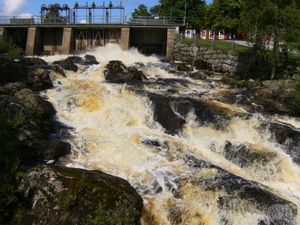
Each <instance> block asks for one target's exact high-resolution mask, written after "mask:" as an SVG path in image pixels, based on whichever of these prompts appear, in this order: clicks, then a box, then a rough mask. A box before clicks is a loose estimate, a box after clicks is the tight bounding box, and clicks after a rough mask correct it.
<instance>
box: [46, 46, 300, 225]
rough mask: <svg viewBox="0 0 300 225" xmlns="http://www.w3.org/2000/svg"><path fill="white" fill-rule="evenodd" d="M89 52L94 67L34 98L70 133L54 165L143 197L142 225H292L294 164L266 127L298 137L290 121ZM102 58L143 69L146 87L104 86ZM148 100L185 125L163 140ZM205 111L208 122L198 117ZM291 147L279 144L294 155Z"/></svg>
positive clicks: (209, 85)
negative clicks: (124, 183) (99, 176)
mask: <svg viewBox="0 0 300 225" xmlns="http://www.w3.org/2000/svg"><path fill="white" fill-rule="evenodd" d="M89 54H93V55H95V56H96V58H97V60H98V61H99V62H100V64H99V65H95V66H90V67H81V68H80V70H79V72H77V73H73V72H66V73H67V76H66V77H65V78H64V77H56V78H53V79H54V84H55V87H54V88H53V89H51V90H48V91H47V92H45V93H43V94H44V95H45V96H46V97H47V98H48V99H49V101H50V102H51V103H52V104H53V105H54V107H55V108H56V110H57V119H58V120H59V121H60V122H62V123H63V124H65V125H66V126H67V127H70V131H69V132H70V136H68V140H67V141H68V142H69V143H70V144H71V145H72V155H71V156H68V157H67V158H65V159H63V160H62V162H61V163H64V164H65V165H67V166H69V167H78V168H85V169H96V170H101V171H104V172H106V173H109V174H112V175H115V176H118V177H122V178H124V179H126V180H128V181H129V182H130V183H131V184H132V186H133V187H135V188H136V190H137V191H138V192H139V193H140V194H141V196H142V197H143V199H144V211H143V218H142V224H144V225H160V224H162V225H168V224H170V225H171V224H172V225H173V224H180V225H200V224H201V225H213V224H216V225H217V224H221V225H253V224H259V225H263V224H266V225H267V224H270V225H271V224H272V225H285V224H286V225H287V224H300V219H299V216H298V214H299V207H300V169H299V165H298V164H297V163H296V161H295V160H294V158H293V155H292V154H290V153H291V151H288V149H287V147H286V146H287V145H286V143H285V142H284V143H283V142H282V143H279V142H278V141H276V139H275V138H274V134H273V133H272V132H274V131H272V130H271V129H270V128H269V127H270V124H274V123H275V124H277V123H278V124H280V125H282V124H283V125H284V126H285V127H288V129H291V130H293V131H294V132H296V133H297V132H300V130H297V129H299V128H300V126H299V124H300V123H299V120H297V119H296V118H288V117H279V116H270V115H262V114H258V113H254V114H253V113H250V112H248V111H247V109H246V108H243V107H242V106H240V105H237V104H229V103H226V102H225V101H222V93H224V92H226V91H230V89H229V87H227V86H226V85H223V84H221V83H220V82H218V81H216V80H214V79H208V80H195V79H192V78H189V77H188V76H186V75H185V74H182V73H180V72H176V73H174V71H173V72H172V71H171V70H173V69H170V68H171V67H172V66H171V65H169V64H168V63H162V62H160V60H159V58H157V57H155V56H144V55H142V54H140V53H138V51H137V50H135V49H131V50H129V51H126V52H125V51H122V50H121V49H120V48H119V47H118V46H117V45H111V44H110V45H107V46H106V47H100V48H98V49H97V50H95V51H93V52H89ZM65 57H66V56H49V57H44V59H45V60H46V61H48V62H53V61H55V60H57V59H60V58H65ZM111 60H120V61H122V62H123V63H124V64H125V65H126V66H131V65H134V66H136V67H137V68H139V69H141V70H143V71H144V72H145V74H146V75H147V77H148V80H147V82H145V84H144V85H127V84H112V83H108V82H106V81H105V77H104V70H105V66H106V65H107V63H108V62H109V61H111ZM156 95H159V96H162V97H164V98H169V97H170V98H172V100H170V102H171V103H170V106H171V108H172V110H173V111H174V113H175V115H178V117H180V118H182V119H183V120H184V121H185V123H184V125H183V127H182V129H181V130H180V131H179V132H175V133H170V132H167V130H166V128H165V127H164V126H163V125H162V124H161V123H159V122H158V120H156V119H154V118H155V117H156V115H155V110H154V109H155V104H154V102H153V99H152V98H151V97H149V96H156ZM178 98H181V99H183V100H184V102H186V101H188V104H189V105H193V107H194V108H193V107H192V108H191V110H189V109H190V108H188V107H185V105H184V104H183V107H181V108H182V110H183V111H184V110H187V112H186V113H180V112H179V111H178V107H177V105H176V104H181V102H179V103H178V102H177V99H178ZM199 102H201V106H202V107H204V108H203V110H202V109H198V108H197V104H200V103H199ZM210 111H212V112H213V113H212V114H213V115H215V114H216V116H214V117H213V118H212V119H211V118H208V119H207V118H206V117H205V116H202V117H201V115H202V113H204V112H210ZM215 111H216V112H215ZM199 115H200V116H199ZM203 115H204V114H203ZM206 119H207V120H206ZM203 120H204V121H203ZM289 123H290V125H288V124H289ZM293 125H294V126H293ZM297 134H300V133H297ZM298 137H299V136H298ZM287 141H291V139H290V140H287ZM299 143H300V141H299V142H295V144H294V145H293V146H291V145H288V146H290V148H292V147H293V148H294V149H296V150H299V146H297V144H299Z"/></svg>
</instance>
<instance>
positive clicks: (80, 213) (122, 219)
mask: <svg viewBox="0 0 300 225" xmlns="http://www.w3.org/2000/svg"><path fill="white" fill-rule="evenodd" d="M19 191H20V193H21V195H23V197H24V198H25V199H26V200H27V201H28V206H27V207H26V208H24V210H23V211H22V213H21V214H20V215H18V218H17V219H16V221H17V223H16V224H19V225H21V224H48V225H57V224H60V225H75V224H76V225H81V224H82V225H84V224H107V225H108V224H111V225H117V224H120V225H122V224H123V225H127V224H136V225H138V224H140V216H141V210H142V208H143V200H142V198H141V197H140V196H139V195H138V193H137V192H136V191H135V190H134V188H133V187H132V186H131V185H130V184H129V183H128V182H127V181H125V180H123V179H121V178H118V177H114V176H111V175H108V174H105V173H103V172H100V171H85V170H81V169H73V168H62V167H55V166H39V167H37V168H34V169H32V170H31V171H29V173H28V174H27V175H26V176H25V177H24V178H23V180H22V181H21V184H20V185H19Z"/></svg>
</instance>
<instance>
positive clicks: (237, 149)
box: [223, 141, 276, 168]
mask: <svg viewBox="0 0 300 225" xmlns="http://www.w3.org/2000/svg"><path fill="white" fill-rule="evenodd" d="M223 152H224V153H223V154H224V156H225V158H226V159H228V160H230V161H231V162H233V163H234V164H236V165H238V166H240V167H242V168H243V167H247V166H251V165H253V164H254V163H260V164H265V163H267V162H269V161H271V160H272V159H273V158H275V157H276V154H275V153H272V152H267V151H265V150H263V151H257V150H256V149H255V148H254V147H253V146H247V145H244V144H241V145H233V144H232V143H231V142H229V141H228V142H227V143H226V144H225V146H224V150H223Z"/></svg>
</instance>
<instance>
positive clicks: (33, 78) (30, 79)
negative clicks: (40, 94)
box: [26, 68, 53, 91]
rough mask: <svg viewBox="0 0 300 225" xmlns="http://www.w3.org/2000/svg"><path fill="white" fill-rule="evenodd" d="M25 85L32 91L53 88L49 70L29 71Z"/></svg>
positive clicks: (37, 69)
mask: <svg viewBox="0 0 300 225" xmlns="http://www.w3.org/2000/svg"><path fill="white" fill-rule="evenodd" d="M26 83H27V85H28V86H29V87H30V88H31V89H32V90H35V91H41V90H45V89H49V88H52V87H53V84H52V80H51V78H50V72H49V70H46V69H41V68H36V69H33V70H29V71H28V75H27V82H26Z"/></svg>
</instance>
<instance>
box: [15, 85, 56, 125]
mask: <svg viewBox="0 0 300 225" xmlns="http://www.w3.org/2000/svg"><path fill="white" fill-rule="evenodd" d="M15 97H16V99H17V100H18V101H19V102H20V103H21V104H22V105H23V106H24V108H25V109H26V111H28V112H31V113H32V114H33V115H34V116H35V117H36V118H38V119H51V118H52V117H53V116H54V114H55V109H54V108H53V106H52V105H51V103H49V102H47V101H45V100H44V99H43V98H41V97H40V96H39V95H37V94H35V93H33V92H32V91H31V90H30V89H23V90H21V91H19V92H17V93H16V94H15Z"/></svg>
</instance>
